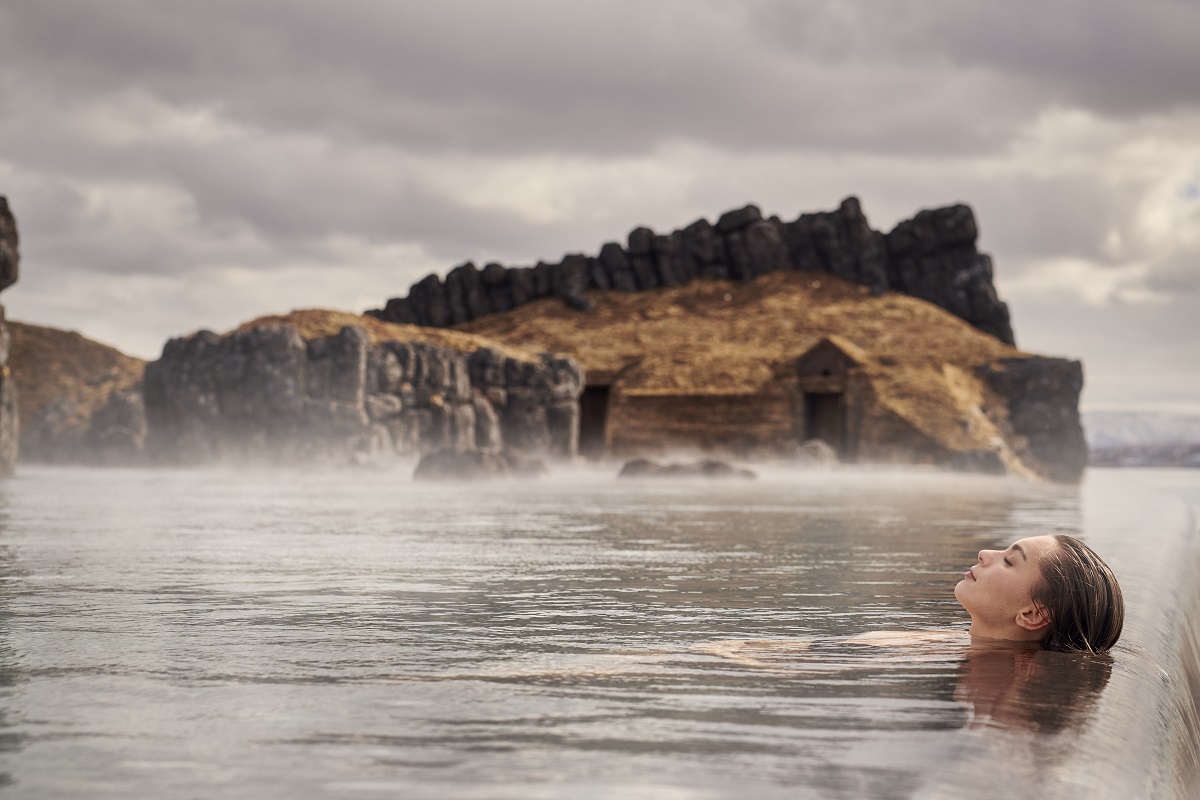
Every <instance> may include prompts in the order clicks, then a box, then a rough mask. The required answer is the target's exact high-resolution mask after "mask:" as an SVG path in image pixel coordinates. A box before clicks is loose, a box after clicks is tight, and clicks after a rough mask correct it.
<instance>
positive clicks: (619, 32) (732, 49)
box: [4, 0, 1037, 153]
mask: <svg viewBox="0 0 1200 800" xmlns="http://www.w3.org/2000/svg"><path fill="white" fill-rule="evenodd" d="M751 7H753V4H752V6H751ZM64 8H70V9H71V13H70V14H66V13H63V9H64ZM41 9H43V5H42V4H39V5H38V6H34V7H30V8H28V9H23V10H22V12H21V13H20V14H19V15H17V14H15V13H13V12H11V11H10V12H9V13H8V19H7V20H6V22H7V23H8V24H7V26H6V27H7V28H8V29H9V30H10V33H9V36H8V38H7V39H6V40H5V42H4V47H5V49H6V50H8V51H10V52H12V53H14V54H18V55H19V57H20V58H21V60H22V61H24V62H25V63H27V64H29V67H28V68H27V69H26V70H24V71H23V72H22V76H21V77H22V79H24V80H31V81H38V80H43V79H45V80H49V81H52V82H53V83H54V87H55V90H56V91H65V92H69V93H74V94H77V95H84V96H94V95H95V94H97V93H105V92H113V91H117V90H119V89H121V88H126V87H129V86H141V87H144V88H146V89H148V90H150V91H152V92H154V93H155V94H156V95H158V96H160V97H163V98H165V99H167V100H169V101H171V102H175V103H180V104H189V103H191V104H206V103H215V104H219V105H221V106H222V107H223V108H224V109H226V111H227V113H229V114H230V115H232V116H234V117H235V118H237V119H240V120H244V121H246V122H249V123H251V124H255V125H261V126H264V127H266V128H268V129H271V128H276V127H284V128H286V127H297V126H298V127H303V128H305V129H309V130H320V131H323V132H325V133H326V134H328V135H330V136H337V137H340V138H344V139H345V140H347V141H349V142H353V141H356V140H358V141H387V142H402V143H403V144H404V146H406V147H414V148H426V149H446V148H449V149H456V148H462V149H471V150H474V151H477V152H479V151H483V152H486V151H490V152H498V153H511V152H531V151H539V152H544V151H546V150H554V151H559V152H585V153H612V152H645V151H646V150H647V149H649V148H652V147H653V146H654V145H655V144H656V143H658V142H660V141H662V140H664V139H672V138H683V139H691V140H695V141H702V142H708V143H712V144H716V145H719V146H736V147H739V148H759V149H778V148H792V147H795V146H797V145H798V144H802V145H805V146H813V147H824V148H829V149H845V150H854V149H862V148H872V149H876V150H880V149H882V150H889V151H893V152H931V151H934V150H941V151H945V152H958V151H966V150H970V149H973V148H974V149H978V148H981V147H983V148H986V147H994V146H996V145H997V144H998V143H999V142H1001V141H1003V137H1004V133H1005V131H1006V130H1007V131H1011V129H1012V126H1013V125H1015V124H1017V123H1018V122H1019V120H1020V119H1022V118H1023V114H1022V113H1011V112H1009V113H1008V116H1007V117H1004V116H1003V115H1001V114H1000V113H997V109H998V108H1009V109H1017V108H1018V107H1020V108H1024V110H1025V112H1026V113H1027V112H1028V111H1029V110H1030V109H1032V108H1034V107H1036V102H1037V101H1036V98H1035V97H1032V96H1027V97H1020V96H1018V95H1017V94H1016V93H1014V92H1013V91H1011V90H1010V88H1009V87H1006V86H1005V85H1003V83H1002V82H1000V81H997V80H995V78H994V77H993V76H986V75H980V76H971V75H965V76H947V75H945V74H944V73H943V71H942V69H941V65H940V64H939V63H938V61H937V60H936V59H932V58H929V57H928V56H924V57H921V58H913V59H912V60H911V61H910V63H908V64H906V65H905V68H903V69H896V68H895V65H894V64H891V63H888V62H886V61H883V60H881V59H880V57H879V55H878V54H874V51H873V49H872V48H871V47H862V48H860V49H859V51H858V52H857V57H858V59H859V61H856V62H855V63H852V64H849V65H847V64H845V63H842V62H841V61H839V60H834V61H831V60H829V59H828V58H827V53H826V52H825V51H826V50H827V49H828V48H825V47H821V46H817V45H816V44H813V42H812V41H810V40H806V39H798V40H795V41H781V40H778V39H771V38H768V37H767V36H766V35H765V34H764V31H763V30H761V29H760V28H759V27H757V25H756V21H755V19H754V18H753V17H752V16H747V15H745V14H744V13H743V12H741V11H739V7H738V6H724V5H697V4H683V3H663V4H654V5H649V6H648V5H646V4H637V5H635V4H614V3H611V2H606V3H582V2H581V3H571V4H561V3H532V2H529V3H521V4H504V5H503V6H501V5H499V4H494V3H470V2H443V3H439V4H437V5H436V6H433V5H429V4H420V3H417V4H408V3H406V4H402V5H394V4H383V3H363V2H359V3H345V4H339V5H338V6H336V7H334V6H327V5H317V4H313V5H304V4H302V5H296V4H290V3H288V4H281V3H274V4H272V3H254V4H245V3H219V2H218V3H211V4H205V5H204V6H196V5H174V6H170V5H165V4H155V3H144V2H143V3H135V2H129V0H126V2H124V3H114V4H106V5H105V7H103V8H102V9H101V8H99V7H96V6H95V5H94V4H81V5H78V6H71V5H69V4H63V3H49V4H45V9H46V10H41ZM168 9H169V11H168ZM884 33H886V31H881V32H880V33H879V35H880V36H883V35H884ZM884 43H885V44H886V41H885V42H884ZM948 87H949V88H948ZM1021 91H1025V90H1024V89H1022V90H1021ZM947 93H949V96H947ZM1000 96H1004V99H1005V100H1006V102H1005V103H997V102H996V100H997V98H998V97H1000ZM945 102H951V103H952V106H951V107H949V108H946V107H944V106H942V105H940V104H942V103H945ZM985 117H986V118H987V121H986V123H985V122H984V119H985Z"/></svg>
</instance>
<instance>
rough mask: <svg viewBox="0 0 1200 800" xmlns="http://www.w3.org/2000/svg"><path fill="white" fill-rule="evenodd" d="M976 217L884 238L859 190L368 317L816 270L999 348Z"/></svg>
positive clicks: (1004, 337) (403, 301) (585, 303)
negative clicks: (928, 308) (790, 211)
mask: <svg viewBox="0 0 1200 800" xmlns="http://www.w3.org/2000/svg"><path fill="white" fill-rule="evenodd" d="M977 238H978V228H977V226H976V223H975V215H974V214H973V213H972V211H971V209H970V208H969V207H968V206H965V205H961V204H960V205H953V206H948V207H945V208H938V209H932V210H925V211H921V212H920V213H918V214H917V215H916V216H914V217H913V218H912V219H908V220H905V221H903V222H901V223H899V224H898V225H896V227H895V228H894V229H892V231H891V232H890V233H888V234H886V235H885V234H883V233H881V232H879V231H876V230H873V229H872V228H871V227H870V225H869V224H868V223H867V218H866V216H865V215H864V214H863V212H862V208H861V207H860V205H859V202H858V200H857V199H856V198H854V197H850V198H847V199H846V200H843V201H842V203H841V205H840V206H839V207H838V208H837V210H835V211H826V212H817V213H809V214H801V215H800V216H799V217H798V218H796V219H795V220H792V221H791V222H784V221H782V220H780V219H779V218H778V217H771V218H769V219H764V218H763V216H762V213H761V212H760V211H759V209H758V207H757V206H753V205H749V206H746V207H744V208H740V209H735V210H732V211H728V212H726V213H724V214H722V215H721V216H720V217H719V218H718V219H717V222H716V224H715V225H714V224H712V223H710V222H709V221H708V220H705V219H700V220H697V221H695V222H693V223H692V224H691V225H688V226H687V227H685V228H682V229H679V230H676V231H673V232H671V233H668V234H659V233H655V232H654V231H652V230H650V229H649V228H636V229H635V230H633V231H632V232H630V234H629V235H628V237H626V243H625V244H624V245H622V244H620V243H617V242H608V243H606V244H604V245H603V246H602V247H601V248H600V251H599V252H598V253H597V254H595V255H582V254H570V255H567V256H565V257H563V258H562V260H560V261H559V262H557V263H545V262H542V263H538V264H537V265H536V266H533V267H505V266H502V265H500V264H496V263H491V264H487V265H486V266H484V267H483V269H479V268H478V267H476V266H475V264H473V263H466V264H463V265H461V266H459V267H455V268H454V269H452V270H450V272H449V273H448V274H447V275H446V277H445V280H443V279H441V278H439V277H438V276H437V275H429V276H427V277H425V278H424V279H422V280H421V281H419V282H418V283H416V284H414V285H413V286H412V287H411V288H410V289H409V292H408V295H407V296H406V297H402V298H393V299H391V300H389V301H388V302H387V304H386V305H385V306H384V308H382V309H376V310H372V311H368V312H367V313H368V314H370V315H373V316H376V317H378V318H379V319H382V320H386V321H389V322H400V323H411V324H416V325H425V326H430V327H437V328H441V327H448V326H454V325H461V324H463V323H465V322H469V321H471V320H474V319H478V318H480V317H484V316H487V315H489V314H496V313H502V312H507V311H511V310H513V309H515V308H518V307H520V306H523V305H525V304H527V303H530V302H532V301H534V300H537V299H539V298H544V297H556V298H559V299H560V300H562V301H563V302H564V303H565V304H566V305H567V306H568V307H570V308H572V309H575V310H579V311H586V310H588V309H590V308H591V306H592V303H591V301H590V300H589V298H588V294H587V292H588V290H602V291H609V290H612V291H618V292H637V291H646V290H652V289H658V288H670V287H674V286H681V285H684V284H687V283H690V282H691V281H693V280H695V279H697V278H712V279H717V280H735V281H742V282H747V281H751V280H754V279H755V278H758V277H760V276H762V275H767V274H770V273H773V272H780V271H788V270H799V271H806V272H824V273H829V274H831V275H833V276H835V277H837V278H841V279H843V280H848V281H852V282H854V283H857V284H859V285H862V286H865V287H867V289H868V290H869V291H870V292H871V293H872V294H881V293H882V292H885V291H888V290H891V291H896V292H902V293H904V294H907V295H910V296H912V297H917V298H920V299H922V300H925V301H927V302H930V303H933V304H934V305H936V306H940V307H941V308H943V309H945V310H947V311H949V312H950V313H951V314H954V315H955V316H957V317H959V318H960V319H963V320H965V321H966V322H968V323H970V324H971V325H973V326H974V327H975V328H977V329H979V330H981V331H983V332H984V333H988V334H990V335H992V336H994V337H996V338H997V339H999V340H1000V341H1002V342H1004V343H1006V344H1010V345H1011V344H1013V343H1014V339H1013V331H1012V327H1011V325H1010V323H1009V315H1008V307H1007V306H1006V305H1005V304H1004V303H1002V302H1001V301H1000V299H999V298H998V297H997V295H996V290H995V287H994V285H993V280H992V262H991V259H990V258H989V257H988V256H987V255H985V254H983V253H980V252H979V251H978V250H977V249H976V240H977Z"/></svg>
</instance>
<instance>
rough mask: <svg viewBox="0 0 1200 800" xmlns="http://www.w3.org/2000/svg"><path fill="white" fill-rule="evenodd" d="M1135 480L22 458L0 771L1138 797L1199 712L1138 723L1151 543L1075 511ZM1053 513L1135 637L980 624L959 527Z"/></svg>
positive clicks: (1040, 519)
mask: <svg viewBox="0 0 1200 800" xmlns="http://www.w3.org/2000/svg"><path fill="white" fill-rule="evenodd" d="M1121 485H1122V484H1121V483H1120V482H1116V483H1113V484H1112V485H1111V486H1107V487H1105V488H1104V489H1103V490H1102V491H1100V492H1098V493H1096V492H1092V493H1090V494H1088V495H1087V497H1088V499H1087V501H1086V503H1083V502H1081V497H1080V494H1079V493H1078V491H1077V490H1075V489H1066V488H1062V487H1046V486H1038V485H1029V484H1022V483H1015V482H1010V481H1004V480H995V479H984V478H949V477H946V476H938V475H924V476H916V477H912V476H897V475H887V474H870V473H846V474H834V475H812V474H806V473H788V472H784V471H780V472H777V473H772V472H770V471H769V470H767V471H764V474H763V475H762V478H761V480H759V481H757V482H754V483H752V484H738V485H736V486H735V485H728V486H727V485H723V484H710V483H700V484H696V483H692V484H688V483H677V484H672V483H666V484H656V485H654V486H648V487H637V486H632V487H631V486H629V485H628V484H625V483H620V484H618V483H617V482H616V481H615V480H613V479H612V477H611V475H610V474H608V473H600V472H586V471H580V472H578V473H573V474H567V475H560V476H552V477H551V478H550V479H549V480H545V481H541V482H537V483H532V484H486V485H481V486H477V487H469V488H464V487H458V486H438V485H429V484H422V485H420V486H416V485H414V484H411V483H409V482H408V481H406V480H401V479H399V478H398V477H397V476H396V475H390V474H386V473H373V472H361V473H359V472H352V471H347V472H341V473H331V474H327V475H318V474H261V475H256V474H238V473H222V472H204V473H200V472H197V473H187V472H166V473H152V472H137V471H128V472H120V471H111V472H87V471H73V470H40V471H35V470H29V471H26V472H23V473H22V474H21V475H20V476H18V478H17V479H15V480H13V481H10V482H8V483H6V484H4V485H3V487H2V489H0V491H2V492H3V495H4V498H5V503H6V504H7V505H5V506H4V507H3V511H2V514H0V578H2V579H3V580H2V583H0V615H2V618H3V623H2V624H3V628H2V629H0V670H2V671H3V675H4V678H3V681H0V713H2V714H3V716H2V717H0V725H3V726H5V727H3V729H2V730H3V736H4V737H10V738H5V739H4V740H3V741H5V742H10V743H11V744H12V747H11V748H10V749H8V750H7V751H0V769H2V770H3V771H4V772H6V773H7V774H9V775H10V776H11V779H12V781H13V782H14V786H13V791H15V792H17V793H18V794H19V793H22V792H24V793H25V794H26V795H28V796H86V797H101V798H102V797H123V798H124V797H169V796H222V797H254V798H259V797H289V798H291V797H375V796H383V797H393V796H397V795H403V796H405V797H467V798H470V797H489V798H491V797H501V798H503V797H514V798H516V797H519V798H536V797H562V796H575V795H579V796H614V795H619V796H622V797H643V796H644V797H662V796H672V797H723V796H745V795H752V796H755V797H775V796H779V797H788V798H795V797H800V798H804V797H821V798H827V797H833V798H838V797H847V798H849V797H863V796H868V797H913V796H920V797H940V796H944V795H949V794H955V793H957V792H959V791H960V790H961V789H962V788H963V787H965V786H971V787H973V789H974V790H975V796H1006V795H1004V794H1003V791H1005V790H1006V789H1005V787H1008V788H1014V793H1015V794H1019V795H1020V796H1025V795H1026V794H1029V793H1031V792H1033V793H1037V794H1039V795H1041V796H1046V797H1057V796H1063V797H1066V796H1073V795H1072V793H1073V792H1076V791H1078V790H1079V788H1080V787H1081V786H1082V787H1086V788H1088V789H1089V791H1090V796H1093V797H1125V796H1139V795H1142V794H1145V792H1143V791H1142V789H1143V788H1145V787H1146V786H1150V787H1151V788H1152V789H1155V788H1156V787H1160V786H1169V785H1170V783H1171V780H1172V779H1171V778H1170V777H1169V776H1168V777H1162V776H1157V777H1154V778H1153V780H1151V779H1148V778H1147V777H1146V763H1147V762H1148V761H1152V760H1153V759H1155V758H1161V757H1160V756H1157V755H1156V753H1158V752H1159V751H1160V750H1161V749H1162V747H1161V745H1162V742H1161V741H1160V740H1159V739H1156V738H1154V737H1156V736H1158V737H1161V736H1167V737H1174V738H1172V739H1170V741H1175V740H1182V739H1183V738H1184V737H1183V736H1182V735H1179V734H1177V732H1176V728H1173V727H1172V725H1176V727H1177V723H1176V722H1172V721H1171V719H1175V718H1171V719H1167V718H1166V717H1164V719H1165V720H1166V721H1165V722H1163V721H1162V720H1159V721H1158V722H1155V725H1157V728H1156V730H1161V731H1165V733H1154V734H1152V735H1151V734H1147V735H1145V736H1143V735H1142V733H1140V732H1139V731H1140V729H1138V730H1134V728H1136V727H1137V725H1141V724H1142V723H1141V722H1138V720H1143V721H1144V720H1145V719H1146V718H1147V717H1146V714H1147V711H1146V704H1147V703H1150V704H1152V705H1153V704H1154V703H1159V702H1161V698H1162V697H1167V696H1169V695H1170V693H1169V692H1165V691H1164V689H1163V688H1162V687H1163V685H1164V678H1163V674H1164V669H1166V670H1167V672H1169V673H1172V674H1174V673H1173V672H1172V670H1173V669H1174V668H1173V667H1172V665H1170V664H1166V665H1165V666H1160V663H1161V662H1163V658H1162V657H1161V654H1162V653H1165V652H1168V649H1167V646H1166V645H1164V644H1163V642H1162V641H1160V638H1156V637H1161V634H1160V632H1161V630H1162V629H1163V625H1164V622H1163V620H1162V619H1156V618H1154V617H1153V616H1150V615H1146V614H1144V613H1143V614H1142V615H1141V616H1140V617H1139V615H1138V611H1137V609H1135V608H1133V606H1138V605H1139V599H1142V600H1144V599H1146V598H1148V597H1153V591H1154V585H1155V582H1156V581H1159V582H1161V581H1162V580H1163V567H1162V565H1161V564H1160V563H1159V562H1158V561H1156V560H1155V554H1154V553H1145V552H1140V553H1139V552H1135V551H1134V550H1132V549H1127V550H1122V549H1120V548H1121V545H1120V543H1119V541H1120V540H1119V537H1112V538H1110V539H1105V538H1104V537H1105V536H1108V535H1109V534H1106V533H1105V531H1110V530H1113V529H1114V528H1113V526H1112V525H1111V524H1110V523H1107V522H1102V523H1099V524H1091V523H1087V522H1085V518H1090V517H1089V515H1091V516H1093V517H1094V515H1095V511H1096V509H1095V507H1094V506H1095V504H1096V503H1099V504H1101V506H1102V507H1101V508H1100V512H1101V515H1102V516H1104V517H1106V518H1108V517H1111V518H1113V519H1116V517H1117V516H1119V515H1114V514H1113V513H1110V512H1111V511H1112V510H1111V509H1108V508H1105V507H1103V504H1104V503H1120V502H1122V501H1121V500H1120V498H1119V497H1118V495H1119V492H1118V491H1117V490H1118V489H1120V488H1121ZM1141 519H1142V520H1143V522H1141V523H1135V524H1134V525H1135V529H1139V530H1140V528H1137V525H1143V524H1145V525H1148V526H1150V527H1152V529H1153V531H1157V533H1155V534H1154V535H1160V536H1167V537H1168V538H1169V534H1170V531H1172V530H1174V529H1173V528H1171V525H1172V524H1173V523H1172V519H1173V518H1171V517H1170V515H1169V514H1168V515H1167V517H1166V518H1163V517H1162V516H1161V515H1159V516H1155V515H1153V514H1145V513H1143V514H1142V515H1141ZM1114 524H1115V523H1114ZM1128 524H1129V523H1127V522H1125V521H1121V522H1120V525H1125V526H1127V525H1128ZM1106 526H1108V527H1106ZM1059 531H1061V532H1066V533H1071V534H1073V535H1079V536H1081V537H1082V538H1084V539H1085V540H1087V539H1089V537H1092V540H1093V541H1096V542H1097V546H1098V548H1099V549H1101V551H1102V552H1104V553H1106V554H1108V553H1113V554H1115V555H1116V558H1110V559H1109V560H1110V563H1112V565H1113V566H1114V568H1115V569H1116V571H1117V572H1118V575H1119V576H1120V577H1121V578H1122V583H1123V585H1125V587H1126V595H1127V599H1129V600H1130V605H1131V613H1130V618H1129V622H1128V626H1127V634H1126V636H1127V640H1128V647H1124V646H1123V649H1119V651H1118V652H1117V653H1116V654H1115V656H1114V658H1113V660H1112V661H1111V662H1107V661H1102V660H1096V659H1087V658H1084V657H1076V656H1066V655H1062V654H1051V653H1041V652H1032V651H1028V650H1022V649H1017V650H1013V649H1011V648H1009V649H1005V648H994V649H987V648H970V647H968V646H967V644H966V639H965V637H964V636H963V635H962V631H963V629H964V628H965V626H966V622H967V620H966V617H965V615H964V614H963V613H962V611H961V609H959V608H958V606H957V604H956V603H955V602H954V600H953V595H952V588H953V585H954V583H955V582H956V581H957V579H958V576H959V575H960V573H961V571H962V569H963V568H964V567H965V566H967V565H968V564H970V563H971V561H973V559H974V553H975V552H976V551H977V550H979V549H980V548H981V547H984V546H989V547H990V546H995V545H1007V544H1008V543H1009V542H1011V541H1012V540H1014V539H1017V538H1020V537H1021V536H1025V535H1030V534H1032V533H1047V532H1059ZM1153 531H1152V532H1153ZM1164 531H1166V533H1164ZM1096 537H1099V539H1098V540H1097V539H1096ZM1164 541H1166V540H1164ZM1164 546H1165V545H1164ZM1163 557H1165V556H1163ZM1127 576H1128V578H1129V580H1128V582H1127V581H1126V577H1127ZM1140 605H1144V603H1142V604H1140ZM879 630H909V631H914V630H940V631H943V632H949V635H948V636H946V635H943V636H942V638H941V639H937V638H936V637H935V638H932V639H930V638H926V639H923V640H920V641H906V642H895V641H893V642H886V641H879V640H875V641H871V639H870V637H869V636H868V637H864V636H863V635H864V634H867V633H869V632H871V631H879ZM1139 637H1140V638H1139ZM748 640H754V641H748ZM738 643H740V644H738ZM722 648H724V649H722ZM1170 652H1173V651H1170ZM4 681H7V682H6V683H5V682H4ZM1139 704H1140V705H1141V707H1142V708H1141V710H1138V706H1139ZM1154 709H1157V710H1151V711H1150V712H1149V713H1150V714H1151V715H1153V714H1157V713H1160V711H1161V709H1158V706H1154ZM1164 713H1165V712H1164ZM1177 716H1178V715H1177ZM1152 722H1153V720H1152ZM1178 724H1183V723H1178ZM1131 726H1132V727H1131ZM1131 731H1132V735H1133V738H1134V741H1133V742H1132V743H1130V742H1129V741H1127V740H1128V738H1129V737H1130V735H1131ZM0 747H3V745H0ZM1028 753H1035V754H1036V756H1030V757H1029V758H1027V759H1026V760H1025V761H1024V762H1023V763H1024V764H1025V766H1023V767H1014V771H1013V773H1012V774H1011V775H1009V776H1008V777H1006V778H1005V779H1004V781H1002V782H999V783H996V784H995V786H992V785H991V784H989V783H987V782H986V781H985V782H984V783H983V784H981V782H980V781H981V779H980V767H981V765H983V764H990V763H991V762H992V761H993V760H994V759H997V758H1001V759H1003V758H1010V757H1013V756H1014V754H1026V755H1027V754H1028ZM1173 768H1174V767H1173V766H1170V765H1168V766H1164V767H1163V769H1164V770H1167V771H1169V770H1170V769H1173ZM989 774H990V773H989ZM1164 774H1165V773H1164ZM1147 780H1151V782H1150V783H1147ZM981 789H989V791H991V790H994V791H993V793H992V794H988V793H987V792H982V793H980V792H981ZM1018 789H1019V791H1016V790H1018ZM1131 791H1132V792H1133V794H1129V792H1131Z"/></svg>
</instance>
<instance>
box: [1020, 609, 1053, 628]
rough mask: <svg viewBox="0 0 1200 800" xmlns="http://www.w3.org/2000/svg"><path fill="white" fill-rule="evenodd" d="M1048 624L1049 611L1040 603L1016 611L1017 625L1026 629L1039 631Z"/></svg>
mask: <svg viewBox="0 0 1200 800" xmlns="http://www.w3.org/2000/svg"><path fill="white" fill-rule="evenodd" d="M1049 624H1050V612H1049V611H1047V610H1046V609H1045V608H1044V607H1042V606H1040V605H1036V604H1035V605H1032V606H1029V607H1027V608H1023V609H1021V611H1019V612H1018V613H1017V627H1019V628H1024V629H1025V630H1027V631H1040V630H1042V629H1043V628H1045V627H1046V626H1047V625H1049Z"/></svg>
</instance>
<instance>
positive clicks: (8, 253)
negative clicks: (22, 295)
mask: <svg viewBox="0 0 1200 800" xmlns="http://www.w3.org/2000/svg"><path fill="white" fill-rule="evenodd" d="M20 266H21V253H20V237H19V236H18V235H17V220H16V218H15V217H13V213H12V209H10V208H9V207H8V198H7V197H4V196H3V195H0V292H2V291H4V290H5V289H7V288H8V287H10V286H12V285H13V284H14V283H16V282H17V278H18V277H19V276H20V274H21V272H20Z"/></svg>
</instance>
